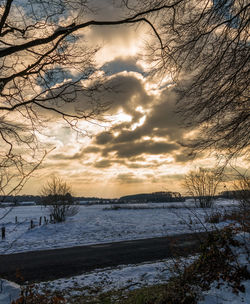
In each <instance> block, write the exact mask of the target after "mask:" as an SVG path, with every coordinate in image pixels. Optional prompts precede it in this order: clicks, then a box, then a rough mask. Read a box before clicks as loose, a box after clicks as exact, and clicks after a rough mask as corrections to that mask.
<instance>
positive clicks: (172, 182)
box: [22, 0, 216, 198]
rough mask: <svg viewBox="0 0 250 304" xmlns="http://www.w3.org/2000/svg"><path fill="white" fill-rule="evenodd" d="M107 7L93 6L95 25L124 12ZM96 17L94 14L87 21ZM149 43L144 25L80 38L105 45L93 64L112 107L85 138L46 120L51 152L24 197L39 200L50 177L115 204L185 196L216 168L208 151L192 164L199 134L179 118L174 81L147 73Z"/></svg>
mask: <svg viewBox="0 0 250 304" xmlns="http://www.w3.org/2000/svg"><path fill="white" fill-rule="evenodd" d="M107 1H108V0H107ZM107 1H93V2H92V4H93V6H95V7H96V8H98V11H95V19H96V20H103V19H114V18H116V17H117V16H119V14H120V10H119V8H117V7H114V6H111V4H110V3H111V2H110V3H109V5H107ZM92 17H93V15H92V13H91V12H89V13H88V14H87V16H85V18H86V19H91V18H92ZM81 39H82V40H81ZM151 39H152V32H150V29H149V28H148V27H147V26H145V25H141V26H136V27H135V26H116V27H91V28H88V29H87V30H85V31H84V32H80V33H79V43H87V44H88V45H90V46H95V45H98V46H99V47H100V48H99V51H98V52H97V53H96V55H95V62H96V66H97V67H98V70H99V74H100V75H101V76H102V78H103V79H104V84H105V87H106V88H108V89H106V90H100V92H99V93H98V94H99V95H98V98H99V99H100V100H102V101H104V102H107V103H109V104H110V107H109V109H108V111H106V112H105V114H104V116H103V117H102V120H100V121H95V122H93V121H92V122H86V121H83V122H80V126H81V128H82V130H83V134H82V135H81V134H79V133H77V132H75V131H74V130H72V129H71V128H69V126H68V125H67V124H65V123H63V122H62V121H61V120H57V119H56V118H54V119H52V121H50V122H48V124H47V125H46V128H43V130H42V132H41V134H39V135H38V136H39V140H40V141H41V142H42V143H43V144H44V145H45V146H46V147H50V148H53V151H51V152H50V153H49V154H48V155H47V157H46V159H45V160H44V161H43V163H42V165H41V167H40V169H39V170H38V171H37V172H35V173H34V175H33V176H32V178H31V179H30V180H29V181H28V182H27V184H26V185H25V186H24V188H23V190H22V194H24V193H25V194H39V191H40V190H41V187H42V185H43V184H44V183H45V182H46V181H47V180H48V179H49V178H50V177H51V176H52V175H56V176H60V177H61V178H63V179H64V180H65V181H67V182H68V183H69V184H71V185H72V190H73V194H74V195H77V196H95V197H96V196H98V197H109V198H116V197H120V196H122V195H127V194H135V193H141V192H146V193H147V192H156V191H179V192H181V193H182V194H185V189H184V188H183V178H184V176H185V174H186V173H187V172H189V171H190V170H195V169H198V168H199V167H205V168H211V167H213V166H214V165H215V164H216V160H215V158H214V156H212V155H210V154H208V153H205V152H202V153H199V154H198V155H196V158H195V159H194V158H193V157H192V155H190V150H189V149H187V148H185V147H184V146H183V145H182V143H185V141H186V140H187V139H188V138H190V137H191V136H194V135H195V132H196V131H195V130H194V129H190V128H187V127H186V126H185V124H184V122H183V121H182V118H181V117H180V115H178V114H177V112H176V98H177V96H176V92H175V86H174V83H173V81H172V80H171V77H170V75H168V74H167V73H165V74H164V75H157V76H154V77H151V75H150V74H149V62H148V61H147V60H146V56H145V55H146V51H145V41H147V42H150V41H151ZM81 41H82V42H81ZM64 77H66V78H67V77H69V76H67V75H66V76H65V75H64ZM54 80H55V82H56V81H57V82H60V81H62V79H57V78H54ZM78 99H79V100H78V101H77V103H78V104H79V105H82V104H84V102H86V100H85V98H84V97H83V96H78Z"/></svg>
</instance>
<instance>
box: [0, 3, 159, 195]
mask: <svg viewBox="0 0 250 304" xmlns="http://www.w3.org/2000/svg"><path fill="white" fill-rule="evenodd" d="M88 13H89V7H88V1H87V0H66V1H65V0H51V1H47V0H31V1H15V0H6V1H1V2H0V71H1V73H0V195H9V194H16V193H18V191H20V190H21V188H22V186H23V185H24V183H25V181H26V180H27V178H28V177H29V176H30V174H31V173H32V172H33V171H34V170H35V169H36V168H37V167H38V164H40V163H41V160H42V159H43V157H44V156H45V154H46V153H47V152H46V151H45V152H43V153H42V154H41V150H40V148H41V146H40V141H39V137H38V133H39V132H40V131H41V128H42V127H46V126H47V122H48V120H49V119H50V118H52V119H56V120H58V119H60V118H61V119H62V120H64V121H65V122H66V123H67V124H68V125H69V126H70V127H71V128H72V129H74V130H76V131H77V132H85V130H82V129H81V128H80V127H79V124H78V122H79V120H87V121H93V120H96V119H101V118H102V113H103V112H104V111H106V110H107V109H108V108H109V106H110V102H104V101H102V100H100V98H98V97H97V95H98V94H97V93H98V90H100V89H103V86H104V84H103V80H102V79H100V77H98V76H97V73H96V69H95V65H94V56H95V54H96V52H97V50H98V48H97V47H89V46H88V44H87V42H86V41H84V38H83V35H84V31H85V30H86V29H88V28H89V27H91V26H116V25H118V24H133V23H136V24H137V23H141V22H144V23H147V24H148V25H149V26H150V27H151V29H152V30H153V31H154V32H155V34H156V33H157V32H156V30H155V28H154V26H153V24H152V23H151V22H150V21H149V20H147V19H146V18H145V17H144V15H145V13H144V12H140V13H135V14H133V16H129V17H126V18H124V19H120V20H107V21H105V20H101V21H98V20H88ZM80 36H81V37H80ZM159 41H160V40H159ZM23 151H25V153H23Z"/></svg>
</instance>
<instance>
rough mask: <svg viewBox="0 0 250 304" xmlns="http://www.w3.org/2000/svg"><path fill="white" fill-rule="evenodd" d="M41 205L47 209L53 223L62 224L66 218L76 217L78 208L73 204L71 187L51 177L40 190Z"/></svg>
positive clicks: (59, 179)
mask: <svg viewBox="0 0 250 304" xmlns="http://www.w3.org/2000/svg"><path fill="white" fill-rule="evenodd" d="M41 192H42V195H43V196H44V198H43V199H42V203H43V205H44V206H45V207H47V208H48V209H49V212H50V216H51V217H52V219H53V221H54V222H55V223H59V222H64V221H65V220H66V218H67V217H69V216H73V215H76V214H77V213H78V212H79V206H77V205H75V204H74V201H73V198H72V195H71V193H72V190H71V187H70V186H69V185H68V184H67V183H66V182H65V181H63V180H62V179H61V178H59V177H52V178H51V180H50V181H48V182H47V184H46V185H44V186H43V188H42V191H41Z"/></svg>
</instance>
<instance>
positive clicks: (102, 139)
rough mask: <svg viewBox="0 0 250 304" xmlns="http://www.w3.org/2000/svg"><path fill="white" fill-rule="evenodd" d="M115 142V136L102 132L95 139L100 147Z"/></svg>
mask: <svg viewBox="0 0 250 304" xmlns="http://www.w3.org/2000/svg"><path fill="white" fill-rule="evenodd" d="M112 140H113V136H112V134H111V133H110V132H102V133H100V134H98V135H97V136H96V138H95V142H96V144H98V145H106V144H108V143H110V142H111V141H112Z"/></svg>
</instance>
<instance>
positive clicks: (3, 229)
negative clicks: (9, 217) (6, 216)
mask: <svg viewBox="0 0 250 304" xmlns="http://www.w3.org/2000/svg"><path fill="white" fill-rule="evenodd" d="M2 240H5V227H2Z"/></svg>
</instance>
